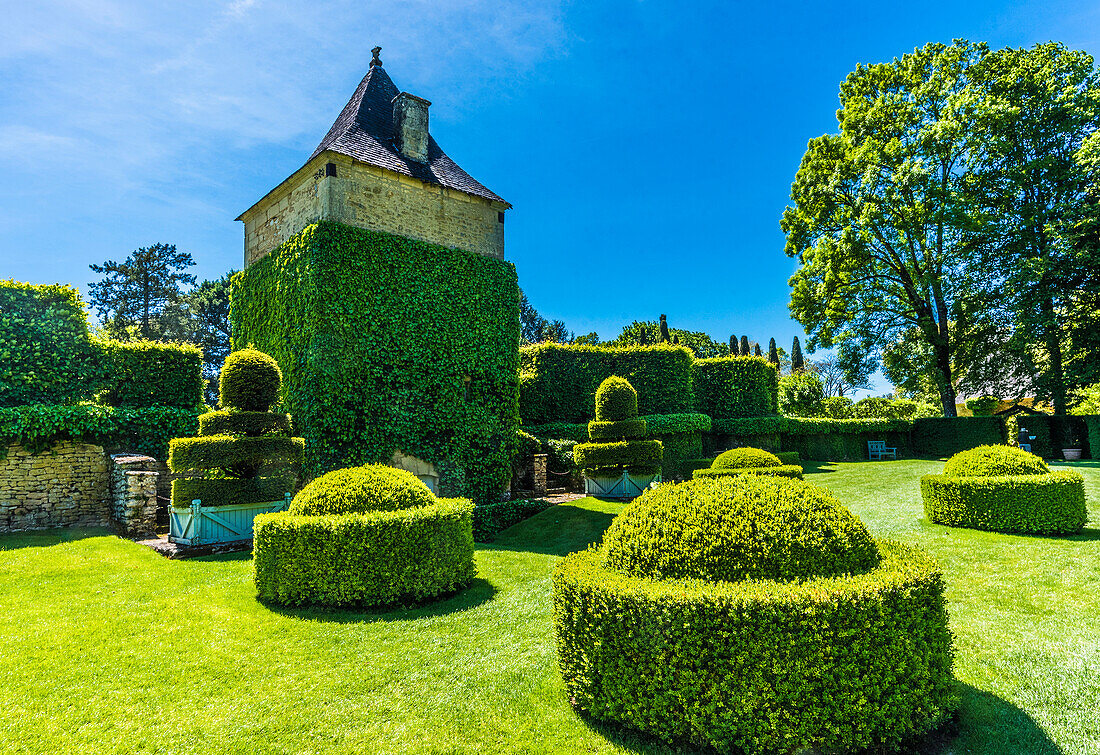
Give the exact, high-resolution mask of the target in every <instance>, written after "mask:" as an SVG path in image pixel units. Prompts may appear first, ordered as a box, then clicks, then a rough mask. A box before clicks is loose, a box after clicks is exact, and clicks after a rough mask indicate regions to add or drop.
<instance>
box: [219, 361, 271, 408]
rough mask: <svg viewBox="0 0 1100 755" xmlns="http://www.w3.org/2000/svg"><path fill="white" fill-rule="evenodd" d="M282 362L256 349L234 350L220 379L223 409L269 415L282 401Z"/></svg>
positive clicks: (225, 364)
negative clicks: (277, 403)
mask: <svg viewBox="0 0 1100 755" xmlns="http://www.w3.org/2000/svg"><path fill="white" fill-rule="evenodd" d="M282 380H283V373H282V372H281V371H280V370H279V363H278V362H276V361H275V360H274V359H273V358H272V357H270V356H268V355H267V354H265V353H263V352H262V351H257V350H256V349H241V350H240V351H234V352H233V353H231V354H230V355H229V356H228V357H226V358H225V363H224V364H223V365H222V371H221V374H220V376H219V377H218V389H219V395H220V397H221V404H222V408H224V409H237V410H239V411H245V412H266V411H268V410H269V409H270V408H271V407H272V406H274V405H275V402H276V401H278V400H279V385H280V383H282Z"/></svg>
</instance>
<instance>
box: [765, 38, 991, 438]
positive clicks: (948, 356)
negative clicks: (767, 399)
mask: <svg viewBox="0 0 1100 755" xmlns="http://www.w3.org/2000/svg"><path fill="white" fill-rule="evenodd" d="M986 54H987V50H986V48H985V47H984V46H982V45H973V44H970V43H967V42H956V43H954V44H952V45H942V44H930V45H927V46H925V47H923V48H921V49H919V50H916V51H914V52H913V53H911V54H909V55H905V56H904V57H902V58H900V59H895V60H894V61H893V62H891V63H883V64H876V65H870V66H863V65H860V66H858V67H857V68H856V70H855V71H854V72H853V73H851V74H850V75H849V76H848V78H847V79H846V80H845V81H844V83H843V84H842V85H841V88H840V103H841V107H840V110H839V111H837V119H838V121H839V124H840V133H839V134H831V135H826V136H821V137H818V138H816V139H813V140H811V141H810V143H809V147H808V149H807V151H806V154H805V156H804V157H803V158H802V164H801V166H800V168H799V170H798V174H797V175H796V177H795V180H794V184H793V186H792V188H791V198H792V200H793V201H794V204H793V206H789V207H788V208H787V210H786V211H785V212H784V215H783V221H782V227H783V230H784V232H785V233H786V236H787V244H786V251H787V254H788V255H790V256H792V257H797V258H798V259H799V261H800V263H801V264H800V267H799V269H798V270H797V271H796V272H795V274H794V276H792V278H791V280H790V285H791V287H792V293H791V302H790V307H791V311H792V313H793V314H794V316H795V318H796V319H797V320H798V321H799V322H800V323H801V324H802V325H803V327H805V328H806V331H807V333H808V334H809V336H810V342H809V345H810V347H811V348H817V347H818V346H839V347H842V348H844V349H845V351H846V352H847V353H849V354H852V355H856V354H863V355H874V354H876V353H878V352H881V350H882V349H883V348H884V347H886V346H887V345H889V344H891V343H894V342H896V341H898V340H899V339H900V338H901V337H902V336H903V335H905V334H915V335H916V336H917V337H918V338H919V339H920V341H921V342H922V343H923V344H924V345H926V346H927V350H926V352H925V358H924V360H923V361H922V362H921V363H920V364H919V365H918V366H917V367H918V369H919V370H920V371H921V372H922V373H924V374H926V375H928V376H929V377H930V378H931V380H932V382H933V384H934V385H935V388H936V392H937V394H938V396H939V399H940V403H941V404H942V406H943V411H944V414H945V416H950V417H953V416H956V410H955V391H956V388H955V375H954V371H953V368H954V358H955V355H956V354H957V353H958V352H959V350H960V343H959V337H960V336H961V335H962V334H960V333H957V332H956V331H955V328H954V327H953V321H954V319H955V317H956V316H957V313H958V311H959V310H960V308H961V307H963V306H965V304H966V300H967V297H968V296H969V292H970V291H971V290H972V288H973V286H974V280H973V276H974V274H975V272H976V271H974V270H973V268H972V266H970V265H969V264H968V263H969V260H970V259H971V257H972V245H973V235H974V232H975V227H974V219H973V217H972V215H971V213H970V212H969V211H968V208H967V204H966V199H965V191H966V188H967V186H966V183H967V180H968V178H967V165H968V163H969V160H970V158H971V150H972V148H973V146H974V145H973V143H972V141H971V139H970V135H969V133H968V131H967V122H968V120H969V119H970V117H971V112H970V110H971V108H972V107H973V104H972V101H971V92H970V90H969V89H968V83H969V78H968V70H969V69H970V67H971V66H972V65H974V64H975V63H976V62H977V61H979V60H980V59H981V58H982V57H983V56H984V55H986Z"/></svg>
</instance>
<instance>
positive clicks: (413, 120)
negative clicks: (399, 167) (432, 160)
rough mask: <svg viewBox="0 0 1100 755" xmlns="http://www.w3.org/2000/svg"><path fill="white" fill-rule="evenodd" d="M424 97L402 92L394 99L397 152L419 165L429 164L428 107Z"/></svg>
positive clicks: (394, 127) (428, 104)
mask: <svg viewBox="0 0 1100 755" xmlns="http://www.w3.org/2000/svg"><path fill="white" fill-rule="evenodd" d="M431 104H432V103H430V102H428V101H427V100H425V99H424V98H423V97H417V96H416V95H414V94H409V93H408V92H402V93H401V94H399V95H397V96H396V97H394V98H393V141H394V144H395V145H396V146H397V151H398V152H400V153H401V154H402V155H404V156H405V157H407V158H409V159H410V160H416V161H417V162H418V163H426V162H428V107H429V106H430V105H431Z"/></svg>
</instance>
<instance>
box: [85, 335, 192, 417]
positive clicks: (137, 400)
mask: <svg viewBox="0 0 1100 755" xmlns="http://www.w3.org/2000/svg"><path fill="white" fill-rule="evenodd" d="M99 346H100V348H101V349H102V350H103V354H104V357H105V359H106V361H107V365H108V373H109V374H108V377H107V385H108V387H107V389H106V390H105V391H104V392H103V394H102V396H101V400H102V402H103V403H104V404H107V405H108V406H175V407H178V408H181V409H192V408H195V407H199V406H202V404H203V386H204V383H203V379H202V350H201V349H199V347H197V346H194V345H192V344H184V343H158V342H156V341H125V342H122V341H104V342H100V344H99Z"/></svg>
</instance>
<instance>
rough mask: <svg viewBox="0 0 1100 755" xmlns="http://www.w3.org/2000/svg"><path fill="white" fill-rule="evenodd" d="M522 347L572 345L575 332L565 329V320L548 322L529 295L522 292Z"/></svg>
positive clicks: (520, 318) (520, 321)
mask: <svg viewBox="0 0 1100 755" xmlns="http://www.w3.org/2000/svg"><path fill="white" fill-rule="evenodd" d="M519 326H520V331H519V332H520V336H519V337H520V345H521V346H525V345H527V344H532V343H547V342H550V343H572V342H573V331H571V330H569V329H568V328H567V327H565V322H564V321H563V320H547V319H546V318H545V317H543V316H542V315H540V314H539V313H538V310H537V309H535V307H534V306H533V305H532V304H531V302H530V300H528V298H527V294H525V293H523V292H522V291H521V292H520V299H519Z"/></svg>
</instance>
